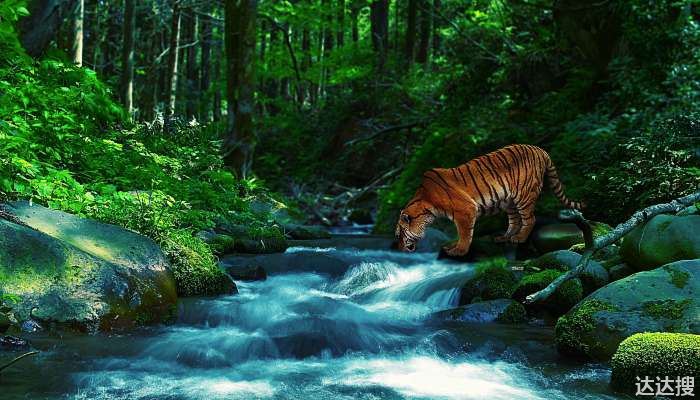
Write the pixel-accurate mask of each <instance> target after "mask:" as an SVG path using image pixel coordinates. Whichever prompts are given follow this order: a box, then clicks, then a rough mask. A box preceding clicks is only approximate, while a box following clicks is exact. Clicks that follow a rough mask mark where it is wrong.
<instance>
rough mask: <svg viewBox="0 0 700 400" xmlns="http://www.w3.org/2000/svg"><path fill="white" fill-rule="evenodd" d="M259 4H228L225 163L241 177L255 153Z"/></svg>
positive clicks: (247, 1)
mask: <svg viewBox="0 0 700 400" xmlns="http://www.w3.org/2000/svg"><path fill="white" fill-rule="evenodd" d="M257 8H258V2H257V0H238V1H232V0H228V1H226V13H225V19H226V33H225V43H226V60H227V67H226V97H227V99H228V117H227V131H228V134H227V138H226V142H225V154H224V163H225V164H226V165H227V166H229V167H231V168H232V169H233V170H234V171H236V173H237V174H238V176H239V177H242V178H245V177H246V176H247V175H248V174H249V173H250V170H251V167H252V163H253V151H254V149H255V142H256V137H255V130H254V126H253V112H254V110H255V107H254V100H255V99H254V90H255V60H254V56H255V44H256V43H255V41H256V39H257V36H256V34H255V32H256V14H257Z"/></svg>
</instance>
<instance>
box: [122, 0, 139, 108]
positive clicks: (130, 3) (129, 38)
mask: <svg viewBox="0 0 700 400" xmlns="http://www.w3.org/2000/svg"><path fill="white" fill-rule="evenodd" d="M134 1H135V0H124V41H123V42H122V84H121V88H122V101H123V102H124V108H126V111H127V112H128V113H129V116H131V114H132V113H133V111H134V31H135V30H136V13H135V10H134Z"/></svg>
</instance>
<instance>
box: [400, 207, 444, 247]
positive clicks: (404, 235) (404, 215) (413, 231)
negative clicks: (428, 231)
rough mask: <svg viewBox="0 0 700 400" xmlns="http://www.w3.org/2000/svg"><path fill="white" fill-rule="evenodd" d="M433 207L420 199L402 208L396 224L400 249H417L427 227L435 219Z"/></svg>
mask: <svg viewBox="0 0 700 400" xmlns="http://www.w3.org/2000/svg"><path fill="white" fill-rule="evenodd" d="M431 208H432V207H431V206H430V205H429V204H427V203H426V202H424V201H421V200H419V201H414V202H411V203H410V204H409V205H408V206H407V207H406V208H404V209H403V210H401V214H400V215H399V222H398V223H397V224H396V241H397V243H398V247H399V250H401V251H407V252H414V251H416V244H417V243H418V241H419V240H420V239H422V238H423V236H424V235H425V228H426V227H427V226H428V225H430V224H431V223H432V222H433V221H434V220H435V216H434V215H433V213H432V212H431V211H430V209H431Z"/></svg>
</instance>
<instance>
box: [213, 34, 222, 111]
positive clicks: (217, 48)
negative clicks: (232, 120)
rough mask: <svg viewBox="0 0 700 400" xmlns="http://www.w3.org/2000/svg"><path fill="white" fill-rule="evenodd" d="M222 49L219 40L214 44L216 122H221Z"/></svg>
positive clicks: (214, 105) (214, 109)
mask: <svg viewBox="0 0 700 400" xmlns="http://www.w3.org/2000/svg"><path fill="white" fill-rule="evenodd" d="M222 53H223V51H222V49H221V41H220V40H217V41H216V42H215V43H214V79H213V82H214V99H213V102H212V108H213V110H212V111H213V112H212V119H213V120H214V122H219V121H221V86H220V85H219V83H220V82H221V59H222V58H223V57H222V56H223V54H222Z"/></svg>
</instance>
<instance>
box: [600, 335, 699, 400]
mask: <svg viewBox="0 0 700 400" xmlns="http://www.w3.org/2000/svg"><path fill="white" fill-rule="evenodd" d="M611 366H612V374H611V376H610V385H611V386H612V388H613V389H614V390H616V391H618V392H622V393H627V394H632V395H634V394H635V393H636V392H637V383H638V381H637V377H639V378H640V379H644V378H645V377H649V378H650V379H651V380H652V381H654V380H656V377H661V378H664V377H669V378H670V379H672V380H673V383H672V388H673V391H674V392H675V389H676V384H675V380H676V377H693V379H694V382H698V380H699V379H700V335H693V334H685V333H661V332H655V333H638V334H635V335H632V336H630V337H629V338H627V339H625V340H624V341H623V342H622V343H620V346H619V347H618V349H617V351H616V352H615V354H614V355H613V357H612V361H611ZM652 388H654V390H655V389H656V386H655V385H654V383H652ZM694 392H695V393H696V392H697V388H695V391H694ZM692 397H693V396H691V398H692Z"/></svg>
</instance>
